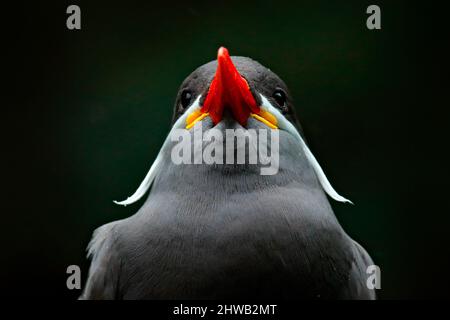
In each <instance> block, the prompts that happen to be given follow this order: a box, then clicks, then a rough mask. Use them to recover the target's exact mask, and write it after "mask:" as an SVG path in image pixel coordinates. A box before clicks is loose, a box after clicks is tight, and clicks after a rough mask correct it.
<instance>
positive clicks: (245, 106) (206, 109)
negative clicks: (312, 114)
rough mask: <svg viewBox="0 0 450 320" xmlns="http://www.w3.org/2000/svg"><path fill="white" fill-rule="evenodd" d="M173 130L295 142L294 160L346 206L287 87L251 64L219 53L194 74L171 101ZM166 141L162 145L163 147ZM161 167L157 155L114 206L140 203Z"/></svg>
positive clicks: (270, 72) (239, 58)
mask: <svg viewBox="0 0 450 320" xmlns="http://www.w3.org/2000/svg"><path fill="white" fill-rule="evenodd" d="M172 125H173V127H172V131H171V133H172V132H173V130H175V129H184V130H188V131H192V130H193V129H194V127H198V126H199V125H201V126H202V128H203V130H210V129H213V128H217V129H219V130H224V129H227V128H233V129H236V128H238V129H243V130H249V129H267V130H272V131H274V130H276V131H278V132H282V134H283V135H288V136H289V137H290V139H293V140H294V141H295V143H296V144H297V146H298V150H300V153H299V154H298V155H297V156H298V157H299V158H300V157H301V158H302V159H306V161H307V162H308V163H309V164H310V166H311V167H312V168H313V169H314V172H315V174H316V176H317V179H318V181H319V182H320V184H321V185H322V187H323V189H324V190H325V192H326V193H328V195H329V196H330V197H332V198H333V199H335V200H337V201H341V202H350V201H349V200H347V199H345V198H343V197H342V196H340V195H339V194H337V192H336V191H335V190H334V189H333V187H332V186H331V184H330V183H329V181H328V179H327V178H326V176H325V174H324V172H323V170H322V169H321V167H320V165H319V163H318V162H317V160H316V159H315V157H314V156H313V154H312V153H311V151H310V150H309V148H308V146H307V145H306V143H305V142H304V139H303V137H302V135H301V127H300V124H299V122H298V120H297V117H296V115H295V111H294V106H293V102H292V98H291V96H290V94H289V90H288V88H287V86H286V84H285V83H284V82H283V80H281V79H280V78H279V77H278V76H277V75H276V74H275V73H273V72H272V71H271V70H269V69H268V68H266V67H264V66H262V65H261V64H259V63H258V62H256V61H254V60H252V59H250V58H247V57H230V55H229V53H228V50H227V49H226V48H224V47H221V48H219V50H218V54H217V60H214V61H211V62H209V63H207V64H205V65H203V66H201V67H199V68H197V69H196V70H195V71H194V72H192V73H191V74H190V75H189V76H188V77H187V78H186V79H185V80H184V81H183V83H182V85H181V87H180V89H179V91H178V94H177V98H176V101H175V108H174V114H173V123H172ZM169 136H170V134H169ZM169 140H170V139H169V138H167V139H166V142H165V145H167V144H168V141H169ZM163 149H164V146H163V148H162V149H161V150H163ZM281 152H283V149H282V148H281V149H280V153H281ZM294 161H295V160H294ZM162 162H163V159H162V152H161V151H160V153H159V155H158V157H157V158H156V160H155V162H154V163H153V165H152V166H151V168H150V170H149V172H148V173H147V176H146V177H145V179H144V181H143V182H142V183H141V185H140V186H139V188H138V189H137V190H136V192H135V193H134V194H133V195H132V196H131V197H129V198H127V199H126V200H125V201H122V202H116V203H117V204H121V205H128V204H131V203H133V202H136V201H137V200H139V199H140V198H141V197H142V196H143V195H144V194H145V192H146V191H147V190H148V189H149V188H150V185H151V184H152V182H153V180H154V178H155V176H156V175H157V173H158V171H159V168H160V166H161V163H162Z"/></svg>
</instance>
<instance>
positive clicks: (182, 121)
mask: <svg viewBox="0 0 450 320" xmlns="http://www.w3.org/2000/svg"><path fill="white" fill-rule="evenodd" d="M200 97H201V95H199V96H198V97H197V99H195V101H194V102H193V103H192V105H191V106H190V107H189V108H188V109H187V110H186V111H185V112H184V114H183V115H182V116H181V117H180V118H178V120H177V121H176V122H175V124H174V125H173V127H172V129H171V130H170V132H169V134H168V135H167V138H166V140H164V143H163V146H162V147H161V149H160V150H159V153H158V156H157V157H156V159H155V161H154V162H153V164H152V166H151V167H150V170H149V171H148V173H147V175H146V176H145V178H144V180H143V181H142V182H141V184H140V185H139V187H138V188H137V190H136V191H135V192H134V194H133V195H132V196H130V197H128V198H127V199H126V200H123V201H115V200H114V203H115V204H119V205H122V206H126V205H129V204H132V203H135V202H136V201H138V200H139V199H141V198H142V197H143V196H144V194H145V193H146V192H147V191H148V189H149V188H150V186H151V185H152V182H153V180H155V177H156V175H157V174H158V171H159V167H160V165H161V163H162V157H163V155H162V150H164V147H165V146H166V144H167V143H168V141H169V140H170V137H171V135H172V131H173V130H174V129H181V128H184V127H185V126H186V118H187V116H188V114H190V113H191V112H192V111H194V109H196V108H199V107H200Z"/></svg>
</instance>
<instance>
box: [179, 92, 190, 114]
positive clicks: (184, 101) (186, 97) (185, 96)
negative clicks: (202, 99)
mask: <svg viewBox="0 0 450 320" xmlns="http://www.w3.org/2000/svg"><path fill="white" fill-rule="evenodd" d="M191 100H192V93H191V92H190V91H189V90H184V91H183V92H182V93H181V106H182V107H183V108H184V109H186V108H187V107H188V106H189V104H190V103H191Z"/></svg>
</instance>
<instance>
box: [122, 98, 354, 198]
mask: <svg viewBox="0 0 450 320" xmlns="http://www.w3.org/2000/svg"><path fill="white" fill-rule="evenodd" d="M260 96H261V101H262V105H261V107H262V108H263V109H266V110H267V111H269V112H271V113H272V114H274V115H275V116H276V118H277V119H278V126H279V127H280V129H284V130H286V131H288V132H289V133H291V134H292V135H293V136H295V137H296V138H297V139H298V140H299V142H300V146H301V148H302V150H303V152H304V154H305V156H306V158H307V160H308V161H309V163H310V164H311V166H312V167H313V169H314V172H315V173H316V176H317V178H318V180H319V182H320V184H321V186H322V188H323V189H324V190H325V192H326V193H327V194H328V195H329V196H330V197H331V198H333V199H334V200H336V201H339V202H349V203H352V202H351V201H350V200H348V199H346V198H344V197H342V196H341V195H339V194H338V193H337V192H336V191H335V190H334V188H333V187H332V186H331V184H330V182H329V181H328V179H327V177H326V175H325V173H324V172H323V170H322V168H321V167H320V165H319V163H318V162H317V160H316V158H315V157H314V155H313V154H312V152H311V150H309V148H308V146H307V145H306V143H305V142H304V141H303V139H302V137H301V136H300V133H299V132H298V131H297V129H296V128H295V127H294V125H293V124H292V123H290V122H289V121H288V120H287V119H286V118H285V117H284V116H283V115H282V114H281V112H280V111H279V110H278V109H277V108H275V107H274V106H272V104H271V103H270V102H269V100H267V98H266V97H264V96H263V95H262V94H260ZM200 98H201V96H198V97H197V99H196V100H195V101H194V102H193V103H192V106H191V107H189V109H188V110H186V112H184V114H183V115H182V116H181V117H180V118H178V120H177V121H176V122H175V124H174V125H173V127H172V129H171V131H170V132H169V134H168V136H167V138H166V140H165V141H164V144H163V146H162V147H161V150H160V151H159V153H158V156H157V157H156V159H155V161H154V162H153V164H152V166H151V167H150V170H149V171H148V173H147V175H146V176H145V178H144V180H143V181H142V182H141V184H140V185H139V187H138V188H137V190H136V191H135V192H134V194H133V195H131V196H130V197H128V198H127V199H126V200H124V201H114V203H116V204H119V205H123V206H126V205H129V204H132V203H135V202H136V201H138V200H139V199H141V198H142V197H143V196H144V194H145V193H146V192H147V191H148V189H149V188H150V186H151V184H152V182H153V181H154V179H155V177H156V175H157V173H158V171H159V170H158V169H159V167H160V165H161V162H162V150H163V149H164V147H165V146H166V144H167V143H168V141H169V140H170V136H171V133H172V130H174V129H181V128H183V127H184V126H185V123H186V118H187V115H188V114H190V113H191V112H192V111H194V109H196V108H199V107H200V105H199V102H200ZM352 204H353V203H352Z"/></svg>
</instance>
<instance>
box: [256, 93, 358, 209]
mask: <svg viewBox="0 0 450 320" xmlns="http://www.w3.org/2000/svg"><path fill="white" fill-rule="evenodd" d="M260 96H261V101H262V105H261V107H262V108H266V109H267V111H269V112H270V113H272V114H274V115H275V116H276V118H277V119H278V127H279V128H280V129H284V130H286V131H288V132H289V133H291V134H292V135H294V136H295V137H296V138H297V139H298V140H299V142H300V146H301V148H302V150H303V152H304V154H305V156H306V158H307V159H308V161H309V163H310V164H311V166H312V167H313V169H314V172H315V173H316V176H317V178H318V179H319V182H320V184H321V185H322V188H323V189H324V190H325V192H326V193H327V194H328V195H329V196H330V197H331V198H333V199H334V200H336V201H339V202H349V203H351V204H353V202H351V201H350V200H348V199H346V198H344V197H342V196H341V195H339V194H338V193H337V192H336V190H334V188H333V187H332V186H331V184H330V182H329V181H328V179H327V176H326V175H325V173H324V172H323V170H322V168H321V167H320V164H319V163H318V162H317V160H316V158H315V157H314V155H313V154H312V152H311V150H309V148H308V146H307V145H306V143H305V141H303V139H302V137H301V135H300V133H299V132H298V131H297V129H296V128H295V127H294V125H293V124H292V123H291V122H289V121H288V120H287V119H286V118H285V117H284V116H283V115H282V114H281V112H280V111H278V109H277V108H275V107H274V106H272V104H271V103H270V102H269V100H267V98H266V97H264V96H263V95H262V94H260Z"/></svg>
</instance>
